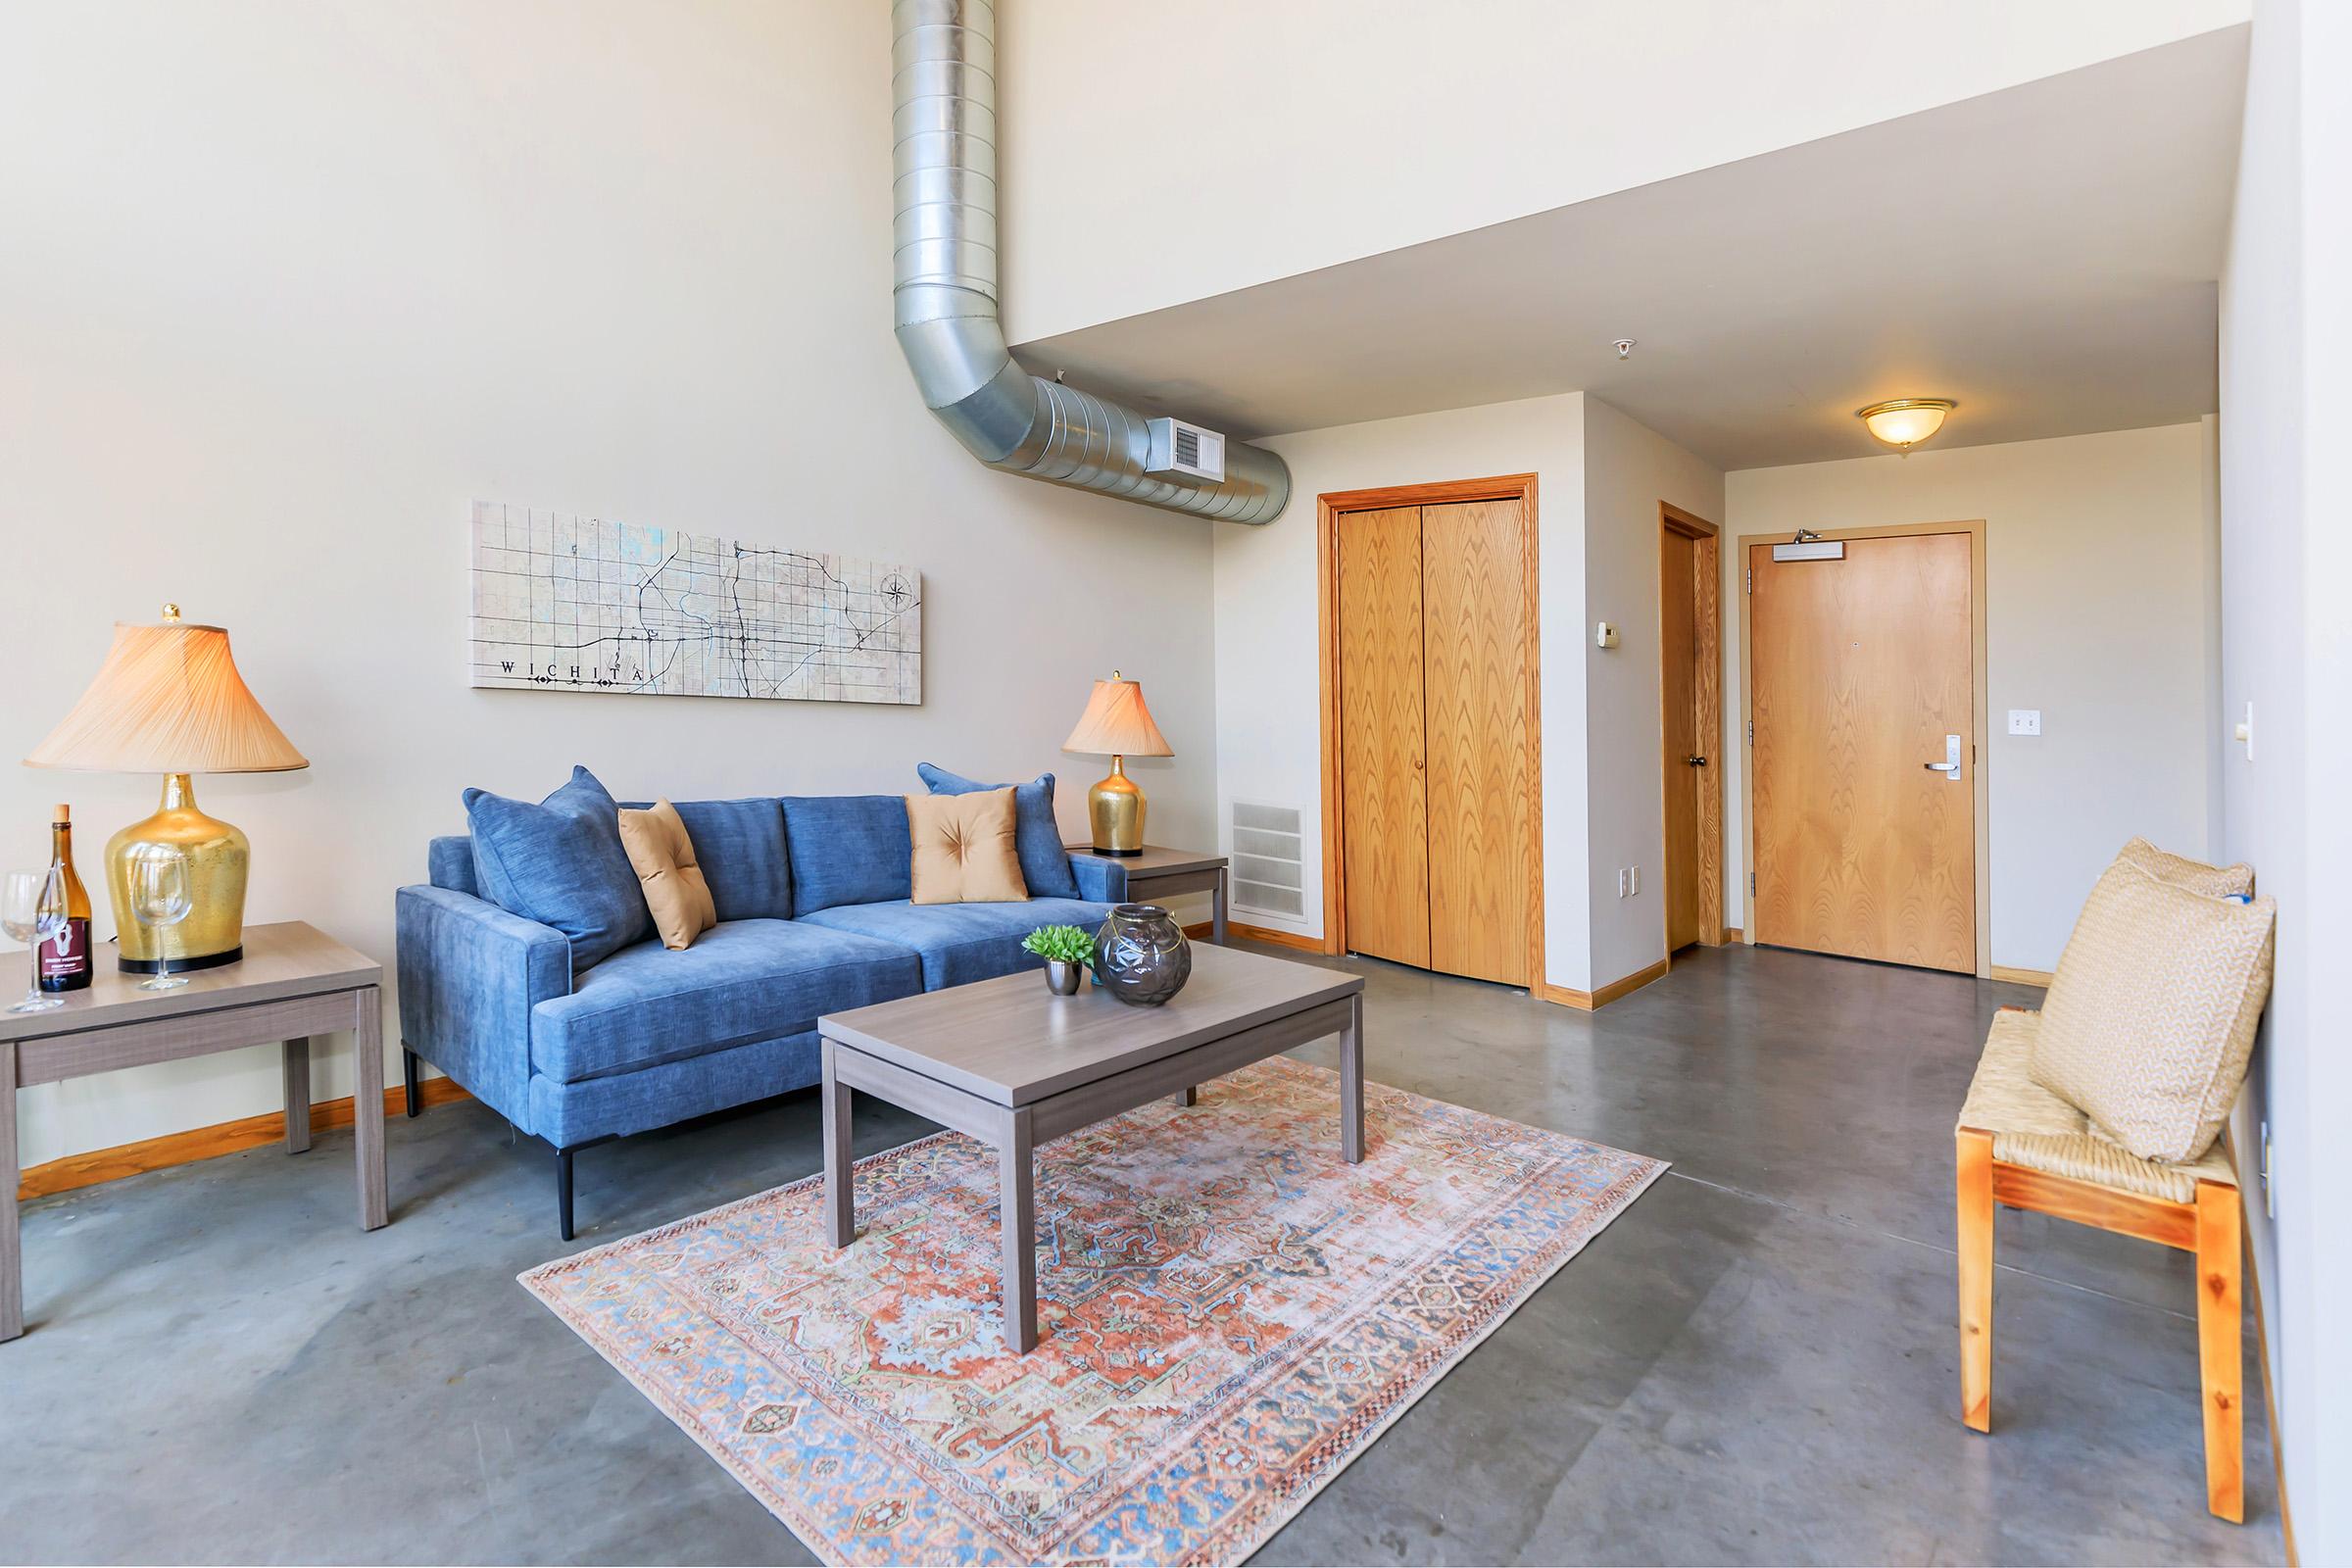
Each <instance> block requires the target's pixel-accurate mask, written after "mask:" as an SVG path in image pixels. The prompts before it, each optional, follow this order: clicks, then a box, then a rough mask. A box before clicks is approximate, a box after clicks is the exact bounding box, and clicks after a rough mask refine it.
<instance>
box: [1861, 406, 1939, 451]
mask: <svg viewBox="0 0 2352 1568" xmlns="http://www.w3.org/2000/svg"><path fill="white" fill-rule="evenodd" d="M1958 407H1959V405H1958V404H1956V403H1954V402H1953V401H1952V400H1951V399H1950V398H1895V399H1894V400H1892V401H1891V402H1887V403H1873V404H1872V405H1871V406H1870V407H1869V408H1867V409H1856V410H1855V411H1854V417H1856V418H1858V419H1860V420H1861V421H1862V422H1863V423H1864V424H1866V425H1869V426H1870V433H1871V434H1872V435H1875V436H1877V437H1878V438H1879V439H1880V440H1882V441H1884V442H1886V443H1887V445H1888V446H1890V447H1894V448H1897V449H1898V450H1900V451H1901V452H1902V454H1903V455H1904V456H1905V457H1908V456H1910V453H1911V449H1912V448H1913V447H1915V446H1917V445H1918V444H1919V443H1920V442H1922V441H1925V440H1926V439H1927V438H1928V437H1930V436H1932V435H1934V434H1935V433H1936V431H1938V430H1940V429H1942V428H1943V417H1944V416H1945V415H1947V414H1949V413H1951V412H1952V410H1954V409H1956V408H1958Z"/></svg>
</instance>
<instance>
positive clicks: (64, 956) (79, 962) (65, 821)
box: [41, 806, 90, 991]
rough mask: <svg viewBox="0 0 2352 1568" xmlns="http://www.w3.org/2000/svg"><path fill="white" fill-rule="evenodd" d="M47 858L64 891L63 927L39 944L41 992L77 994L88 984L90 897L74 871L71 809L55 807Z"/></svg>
mask: <svg viewBox="0 0 2352 1568" xmlns="http://www.w3.org/2000/svg"><path fill="white" fill-rule="evenodd" d="M49 858H50V863H51V864H52V865H53V866H54V867H55V868H56V871H57V879H58V881H59V882H60V883H62V884H63V885H64V887H65V890H66V928H65V929H64V930H63V931H60V932H59V933H58V934H57V935H56V936H54V937H52V938H50V939H49V940H48V941H47V942H44V943H42V944H41V989H42V990H43V991H79V990H80V989H81V988H82V987H84V986H86V985H88V984H89V983H90V895H89V892H88V891H87V890H86V889H85V888H83V887H82V885H81V877H80V875H79V874H78V873H77V872H75V871H74V869H73V808H72V807H69V806H60V807H59V808H58V809H57V819H56V820H55V821H54V822H52V823H51V824H50V827H49Z"/></svg>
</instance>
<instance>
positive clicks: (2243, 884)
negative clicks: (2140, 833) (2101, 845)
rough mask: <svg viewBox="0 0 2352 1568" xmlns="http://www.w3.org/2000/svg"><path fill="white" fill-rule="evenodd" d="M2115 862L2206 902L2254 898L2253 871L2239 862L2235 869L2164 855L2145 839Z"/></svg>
mask: <svg viewBox="0 0 2352 1568" xmlns="http://www.w3.org/2000/svg"><path fill="white" fill-rule="evenodd" d="M2116 858H2117V859H2119V860H2122V861H2124V862H2126V863H2127V864H2131V865H2136V866H2138V867H2139V868H2140V869H2141V870H2142V871H2145V872H2147V873H2148V875H2150V876H2152V877H2154V878H2155V879H2156V880H2157V881H2159V882H2170V883H2171V884H2172V885H2173V886H2175V887H2177V888H2186V889H2188V891H2189V892H2191V893H2202V894H2204V895H2205V896H2206V897H2207V898H2211V899H2226V898H2228V897H2229V895H2230V894H2232V893H2242V894H2244V895H2245V896H2246V897H2248V898H2252V897H2253V896H2254V868H2253V867H2252V866H2250V865H2247V864H2245V863H2243V862H2242V861H2241V862H2240V863H2238V864H2236V865H2207V864H2206V863H2205V862H2204V861H2203V860H2192V859H2190V858H2188V857H2187V856H2185V855H2170V854H2167V853H2166V852H2165V851H2163V850H2160V849H2158V848H2157V847H2156V846H2155V845H2153V844H2150V843H2149V842H2148V841H2147V840H2146V839H2133V840H2132V841H2131V843H2129V844H2127V845H2125V846H2124V849H2123V853H2122V854H2121V855H2118V856H2117V857H2116Z"/></svg>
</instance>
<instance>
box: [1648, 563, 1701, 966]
mask: <svg viewBox="0 0 2352 1568" xmlns="http://www.w3.org/2000/svg"><path fill="white" fill-rule="evenodd" d="M1658 532H1659V536H1660V541H1661V542H1660V544H1659V547H1658V550H1659V555H1658V568H1659V569H1658V643H1659V649H1660V662H1659V681H1660V686H1661V690H1660V693H1659V713H1660V718H1661V721H1662V723H1661V728H1662V731H1663V734H1664V749H1663V755H1662V757H1661V759H1660V762H1661V765H1662V767H1663V768H1664V770H1665V776H1666V951H1667V952H1669V953H1680V952H1681V951H1682V950H1683V949H1685V948H1687V947H1689V946H1691V944H1692V943H1693V942H1696V941H1697V940H1698V939H1699V921H1698V876H1699V870H1698V845H1699V832H1698V783H1699V769H1700V768H1702V767H1712V766H1713V765H1714V763H1715V760H1714V759H1713V758H1711V757H1709V756H1707V748H1706V745H1705V744H1702V743H1701V741H1700V738H1699V727H1698V570H1699V548H1698V541H1697V540H1696V539H1693V538H1692V537H1691V535H1689V534H1687V533H1678V532H1676V531H1675V530H1674V529H1672V528H1665V527H1661V528H1660V529H1659V530H1658Z"/></svg>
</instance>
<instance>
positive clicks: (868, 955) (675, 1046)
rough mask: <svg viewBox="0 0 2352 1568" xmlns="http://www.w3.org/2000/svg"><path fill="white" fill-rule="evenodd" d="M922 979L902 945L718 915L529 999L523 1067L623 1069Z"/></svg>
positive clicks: (755, 1035)
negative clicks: (568, 988) (687, 939)
mask: <svg viewBox="0 0 2352 1568" xmlns="http://www.w3.org/2000/svg"><path fill="white" fill-rule="evenodd" d="M922 983H923V982H922V973H921V969H920V967H919V965H918V964H917V962H916V960H915V956H914V955H913V954H912V953H911V952H909V951H908V950H907V948H905V947H903V946H893V945H891V944H889V943H887V942H879V941H875V940H873V939H871V938H868V937H863V936H859V935H857V934H856V933H854V932H848V931H832V930H826V929H825V928H824V927H822V926H814V925H806V924H803V923H801V922H799V921H796V920H729V921H725V922H722V923H721V924H718V925H715V926H712V927H711V929H710V930H708V931H706V932H704V933H703V934H702V935H701V936H699V937H697V938H695V942H694V946H693V947H691V948H687V949H685V950H683V951H682V952H676V953H673V952H671V951H670V950H669V949H667V948H664V947H663V946H662V944H661V943H659V942H641V943H639V944H637V945H636V946H635V947H631V948H625V949H623V950H622V951H620V952H619V953H616V954H614V955H613V956H612V957H610V958H607V959H606V960H605V961H604V962H603V963H600V964H598V965H597V966H596V967H595V968H594V969H592V970H590V971H589V972H588V973H587V974H585V975H582V976H580V977H579V979H578V980H577V981H576V982H575V983H574V985H573V987H572V992H571V995H569V996H566V997H551V998H549V999H548V1000H547V1001H545V1002H542V1003H540V1004H539V1005H536V1006H534V1007H533V1008H532V1009H531V1069H532V1071H533V1072H534V1073H536V1074H538V1075H540V1076H542V1077H547V1078H553V1079H556V1080H558V1081H559V1082H563V1083H582V1082H585V1081H586V1080H588V1079H591V1078H602V1077H607V1076H609V1075H611V1074H613V1073H621V1072H634V1071H637V1070H638V1069H640V1068H644V1067H653V1066H659V1065H661V1064H662V1063H663V1062H669V1061H678V1060H681V1059H683V1058H685V1057H688V1056H699V1055H703V1054H707V1053H710V1052H713V1051H722V1050H725V1049H726V1048H727V1047H730V1046H740V1045H746V1044H749V1043H750V1042H752V1041H756V1040H772V1039H775V1038H777V1037H778V1036H782V1035H790V1034H797V1033H799V1032H801V1031H803V1030H806V1029H810V1028H813V1027H814V1026H815V1023H816V1018H817V1015H818V1014H819V1013H824V1012H836V1011H839V1010H841V1009H843V1008H845V1007H860V1006H863V1005H865V1004H867V1003H869V1002H888V1001H890V1000H891V999H892V998H894V997H907V996H912V995H914V993H916V992H917V991H919V990H921V989H922ZM779 1092H780V1091H779ZM687 1114H694V1112H688V1113H687Z"/></svg>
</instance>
